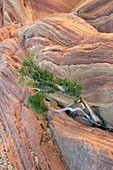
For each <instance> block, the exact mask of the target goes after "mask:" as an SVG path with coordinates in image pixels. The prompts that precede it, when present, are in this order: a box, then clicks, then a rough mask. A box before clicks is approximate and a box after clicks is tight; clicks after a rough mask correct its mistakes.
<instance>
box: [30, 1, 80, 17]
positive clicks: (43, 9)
mask: <svg viewBox="0 0 113 170" xmlns="http://www.w3.org/2000/svg"><path fill="white" fill-rule="evenodd" d="M81 1H82V0H76V1H75V0H69V1H67V0H55V1H54V0H32V1H31V6H32V8H33V11H34V14H35V17H36V18H40V17H44V16H47V15H49V14H53V13H63V12H65V13H66V12H70V11H71V10H72V9H73V8H74V7H75V6H76V5H77V4H79V3H80V2H81Z"/></svg>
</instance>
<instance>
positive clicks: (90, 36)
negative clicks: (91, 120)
mask: <svg viewBox="0 0 113 170" xmlns="http://www.w3.org/2000/svg"><path fill="white" fill-rule="evenodd" d="M8 2H9V1H8ZM15 2H16V3H17V4H18V3H20V2H21V3H20V4H21V5H22V3H24V1H18V2H17V1H15ZM26 2H27V1H26ZM36 2H37V1H33V2H32V5H33V3H34V4H36ZM38 2H39V3H38V4H37V9H40V10H39V11H38V12H39V13H38V15H37V17H38V16H41V10H43V9H45V10H44V11H45V12H43V11H42V16H43V15H48V14H50V13H54V12H62V5H61V4H62V3H63V5H64V6H63V12H69V11H70V10H71V8H72V7H73V6H74V5H77V3H78V2H80V4H79V5H77V6H76V7H75V9H74V10H73V11H75V12H72V13H69V14H66V13H60V14H54V15H52V16H48V17H43V18H41V19H39V20H37V21H35V22H34V23H30V24H29V25H26V26H23V27H21V28H19V27H20V25H18V24H17V25H16V26H14V24H13V25H12V26H10V27H4V28H1V29H0V35H1V36H0V124H1V125H0V168H1V169H4V168H6V169H17V170H18V169H27V170H31V169H43V170H47V169H52V170H60V169H61V170H63V169H65V167H64V165H63V164H62V162H61V160H60V158H59V156H58V154H57V151H56V149H55V146H54V144H53V141H52V140H51V137H50V134H49V133H48V130H49V129H47V127H46V124H45V123H44V120H43V119H41V118H40V117H39V116H36V115H35V114H34V113H33V112H32V111H31V110H30V109H29V108H27V107H26V106H24V101H25V99H26V97H27V95H28V93H29V91H28V90H27V89H23V88H22V87H20V86H19V85H18V74H17V72H16V68H19V67H20V62H21V61H22V60H23V59H24V57H25V55H26V53H29V54H31V55H33V57H34V60H35V62H37V64H39V65H40V67H45V68H47V69H49V70H51V71H52V72H53V73H54V75H59V76H62V77H68V78H70V79H73V80H77V81H79V82H80V83H81V84H82V86H83V91H82V94H81V96H82V97H84V98H85V100H86V102H87V103H88V104H90V106H92V107H93V108H94V109H95V111H96V113H97V114H99V115H100V116H101V118H102V119H103V120H104V121H105V123H106V125H107V126H108V127H112V128H113V112H112V110H113V97H112V96H113V95H112V94H113V34H112V33H110V34H107V33H100V32H98V31H97V29H95V28H97V27H96V24H97V22H96V20H97V18H99V17H100V20H101V19H102V18H101V17H102V16H103V17H105V16H104V14H105V9H110V8H112V6H110V5H111V4H112V1H110V0H109V1H106V0H103V2H101V1H99V0H96V1H92V0H90V1H89V0H86V1H76V2H75V1H70V2H68V3H69V4H68V6H65V2H67V1H65V0H64V1H63V0H61V1H54V2H53V1H52V2H50V1H44V2H43V1H38ZM58 2H59V4H60V5H59V4H58ZM107 2H108V3H107ZM6 5H7V4H6ZM9 5H10V4H9ZM21 5H20V6H19V9H22V10H23V8H25V3H24V5H22V8H21ZM12 6H13V8H14V9H15V6H14V4H12ZM59 6H60V8H59ZM9 7H11V6H9ZM57 7H58V8H57ZM33 8H34V9H35V5H34V7H33ZM100 8H102V9H103V10H104V13H102V11H101V9H100ZM6 9H7V11H8V9H10V8H6ZM90 9H91V10H90ZM93 9H94V10H93ZM96 9H97V13H96ZM12 11H13V13H12V14H13V16H14V15H15V16H17V14H18V12H19V10H17V11H15V10H12ZM88 11H89V15H88V13H87V12H88ZM108 11H109V12H108V13H107V11H106V13H107V14H106V15H108V14H109V13H110V10H108ZM85 12H86V13H87V15H84V13H85ZM86 13H85V14H86ZM22 14H25V16H27V17H22V18H23V19H25V20H29V19H28V15H26V13H25V11H24V12H22ZM35 14H36V12H35ZM90 14H92V15H90ZM110 14H111V13H110ZM77 15H78V16H77ZM7 16H8V17H9V15H7ZM11 16H12V15H10V17H9V18H11ZM20 16H23V15H20ZM84 16H86V18H85V20H86V21H85V20H84V19H82V18H84ZM88 16H89V17H91V16H92V18H93V19H94V20H93V19H92V21H91V22H90V20H91V18H90V19H89V18H87V17H88ZM94 16H96V17H94ZM109 16H110V15H108V18H109ZM81 17H82V18H81ZM16 20H17V19H16ZM25 20H24V21H25ZM100 20H99V21H100ZM13 21H15V19H14V20H13V17H12V20H11V22H13ZM24 21H22V22H24ZM93 21H95V23H96V24H95V25H94V26H95V28H94V27H93V26H91V25H90V24H89V23H91V24H92V25H93ZM18 22H21V19H18ZM98 23H99V22H98ZM108 23H109V24H110V22H108ZM104 24H105V23H104ZM105 25H106V24H105ZM105 27H106V26H105ZM105 27H102V30H100V31H102V32H112V27H108V28H109V29H108V28H107V29H104V28H105ZM17 28H19V29H17ZM100 28H101V23H100V26H99V27H98V30H99V29H100ZM15 29H17V30H15ZM54 98H57V100H58V101H59V100H60V102H62V103H63V104H65V105H66V104H67V102H68V101H70V100H68V101H67V99H66V98H65V96H63V95H62V96H54ZM48 120H49V127H50V129H51V132H52V136H53V139H54V140H55V142H56V144H57V146H58V150H59V153H60V154H61V155H62V160H63V162H64V164H65V165H67V167H68V168H69V169H70V170H75V169H78V170H88V169H90V170H97V169H105V170H108V169H109V170H112V169H113V163H112V162H113V155H112V152H113V151H112V148H113V146H112V145H113V144H112V140H113V135H112V133H109V132H108V131H104V130H101V129H99V128H95V127H90V126H88V125H86V124H85V122H83V121H82V122H78V121H77V120H73V119H72V118H70V117H69V116H67V115H66V113H62V114H60V115H58V114H55V113H53V112H52V111H49V113H48ZM79 121H81V120H79Z"/></svg>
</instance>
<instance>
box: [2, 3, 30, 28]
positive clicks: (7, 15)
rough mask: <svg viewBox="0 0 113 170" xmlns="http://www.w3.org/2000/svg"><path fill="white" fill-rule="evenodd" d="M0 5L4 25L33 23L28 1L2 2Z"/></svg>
mask: <svg viewBox="0 0 113 170" xmlns="http://www.w3.org/2000/svg"><path fill="white" fill-rule="evenodd" d="M2 5H3V10H2V11H3V17H4V25H10V24H11V23H12V22H13V23H16V24H17V23H23V22H24V23H29V22H32V21H33V13H32V9H31V4H30V1H29V0H28V1H26V0H15V1H13V0H4V1H3V2H2Z"/></svg>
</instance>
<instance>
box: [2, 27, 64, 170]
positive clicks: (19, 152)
mask: <svg viewBox="0 0 113 170" xmlns="http://www.w3.org/2000/svg"><path fill="white" fill-rule="evenodd" d="M5 31H6V33H5ZM0 32H2V33H4V34H5V37H4V40H3V41H2V42H1V43H0V169H1V170H3V169H8V170H10V169H12V170H20V169H26V170H31V169H33V170H35V169H43V170H47V169H54V170H55V169H56V170H57V167H58V169H59V170H63V169H65V168H64V165H63V164H62V162H61V161H60V158H59V156H58V154H57V151H56V149H55V146H54V144H53V142H52V140H51V137H50V134H49V133H48V130H47V127H46V124H45V122H44V120H43V119H40V118H39V117H36V115H35V114H34V113H33V112H32V111H31V110H30V109H28V108H27V107H25V106H24V105H23V102H24V100H25V99H26V96H27V93H28V91H26V90H23V89H22V88H21V87H20V86H19V85H18V76H17V72H16V69H17V68H19V67H20V66H19V64H20V62H21V61H22V60H23V59H24V57H25V51H24V50H22V49H21V47H20V45H19V43H18V39H17V38H16V37H15V38H11V30H10V29H9V27H4V28H3V29H2V30H0ZM9 35H10V36H9Z"/></svg>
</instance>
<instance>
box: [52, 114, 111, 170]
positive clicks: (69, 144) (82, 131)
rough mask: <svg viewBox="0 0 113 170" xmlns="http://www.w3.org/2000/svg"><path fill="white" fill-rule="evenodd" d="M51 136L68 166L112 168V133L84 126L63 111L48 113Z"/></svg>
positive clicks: (90, 169) (93, 169) (96, 169)
mask: <svg viewBox="0 0 113 170" xmlns="http://www.w3.org/2000/svg"><path fill="white" fill-rule="evenodd" d="M49 118H50V128H51V131H52V134H53V138H54V139H55V140H56V143H57V145H58V148H59V150H60V152H61V153H62V155H63V158H64V162H66V163H67V164H68V166H69V169H70V170H75V169H76V170H102V169H104V170H108V169H109V170H112V169H113V135H112V134H110V133H108V132H105V131H103V130H101V129H96V128H95V129H94V128H92V127H88V126H85V125H83V124H82V126H81V124H80V123H78V122H76V121H74V120H73V119H72V118H70V117H69V116H67V115H66V114H65V113H63V114H62V115H57V114H54V113H51V112H50V113H49Z"/></svg>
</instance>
